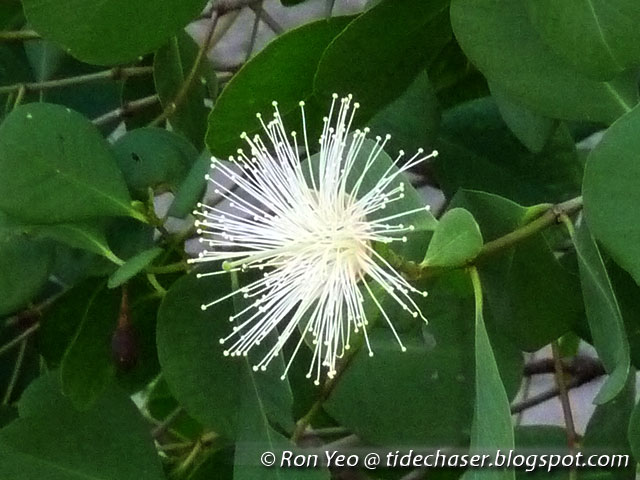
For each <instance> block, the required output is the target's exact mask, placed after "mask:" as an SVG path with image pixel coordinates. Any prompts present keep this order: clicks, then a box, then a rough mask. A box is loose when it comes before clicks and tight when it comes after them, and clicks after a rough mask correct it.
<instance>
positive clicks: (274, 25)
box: [249, 3, 284, 35]
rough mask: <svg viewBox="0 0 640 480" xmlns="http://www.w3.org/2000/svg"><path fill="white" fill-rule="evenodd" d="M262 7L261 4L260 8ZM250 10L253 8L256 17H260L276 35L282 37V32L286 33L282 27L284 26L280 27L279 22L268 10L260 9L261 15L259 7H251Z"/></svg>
mask: <svg viewBox="0 0 640 480" xmlns="http://www.w3.org/2000/svg"><path fill="white" fill-rule="evenodd" d="M261 5H262V3H261V4H260V6H261ZM249 8H251V9H252V10H253V11H254V12H255V13H256V15H258V18H259V19H260V20H262V21H263V22H264V24H265V25H266V26H267V27H269V28H270V29H271V31H272V32H273V33H275V34H276V35H280V34H281V33H282V32H284V28H283V27H282V25H280V24H279V23H278V21H277V20H276V19H275V18H273V17H272V16H271V14H270V13H269V12H267V10H266V9H264V8H260V13H259V14H258V11H257V10H258V8H259V6H258V5H249Z"/></svg>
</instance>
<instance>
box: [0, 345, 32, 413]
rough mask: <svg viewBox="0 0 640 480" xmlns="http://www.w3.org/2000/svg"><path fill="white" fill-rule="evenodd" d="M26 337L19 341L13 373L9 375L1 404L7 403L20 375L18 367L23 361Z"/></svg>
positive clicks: (20, 366)
mask: <svg viewBox="0 0 640 480" xmlns="http://www.w3.org/2000/svg"><path fill="white" fill-rule="evenodd" d="M28 341H29V339H28V338H24V339H23V340H22V343H20V350H19V351H18V357H17V358H16V363H15V365H14V367H13V374H12V375H11V380H9V385H8V386H7V391H6V392H5V394H4V398H3V399H2V405H9V401H10V400H11V394H12V393H13V389H14V388H15V386H16V382H17V381H18V377H19V376H20V369H21V368H22V362H23V361H24V352H25V350H26V348H27V342H28Z"/></svg>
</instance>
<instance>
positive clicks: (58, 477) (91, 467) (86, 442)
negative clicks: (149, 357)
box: [0, 375, 165, 480]
mask: <svg viewBox="0 0 640 480" xmlns="http://www.w3.org/2000/svg"><path fill="white" fill-rule="evenodd" d="M19 407H20V418H19V419H18V420H15V421H14V422H13V423H11V424H10V425H8V426H7V427H5V428H3V429H2V430H1V431H0V477H2V478H11V479H15V480H33V479H34V478H46V479H47V480H116V479H117V480H161V479H164V478H165V477H164V474H163V472H162V465H161V463H160V459H159V457H158V455H157V453H156V449H155V447H154V445H153V441H152V439H151V436H150V435H149V427H148V425H147V423H146V422H145V421H144V420H143V418H142V416H141V415H140V414H139V412H138V410H137V408H136V407H135V405H134V404H133V402H132V401H131V400H130V399H129V398H128V397H127V395H126V394H124V393H123V392H120V391H117V390H109V391H108V392H105V394H104V395H103V396H101V397H100V399H98V401H97V403H96V405H95V406H94V408H92V409H91V410H89V411H86V412H79V411H77V410H75V409H74V407H73V405H72V404H71V402H70V401H69V399H68V398H66V397H64V396H63V395H62V394H61V393H60V386H59V383H58V381H57V378H56V376H55V375H46V376H43V377H41V378H40V379H38V380H37V381H35V382H34V383H33V384H32V385H31V386H30V387H29V389H28V390H27V391H26V392H25V394H24V395H23V397H22V398H21V400H20V405H19ZM125 458H126V459H127V460H126V461H123V459H125Z"/></svg>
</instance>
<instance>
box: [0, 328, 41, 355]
mask: <svg viewBox="0 0 640 480" xmlns="http://www.w3.org/2000/svg"><path fill="white" fill-rule="evenodd" d="M38 328H40V324H39V323H36V324H34V325H32V326H31V327H29V328H27V329H26V330H25V331H24V332H22V333H21V334H20V335H18V336H17V337H16V338H14V339H13V340H11V341H10V342H8V343H5V344H4V345H3V346H2V347H0V355H2V354H3V353H7V352H8V351H9V350H11V349H12V348H13V347H15V346H16V345H18V344H19V343H20V342H22V341H23V340H26V339H27V338H29V337H30V336H31V335H33V334H34V333H35V331H36V330H38Z"/></svg>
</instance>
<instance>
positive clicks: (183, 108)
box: [153, 32, 218, 149]
mask: <svg viewBox="0 0 640 480" xmlns="http://www.w3.org/2000/svg"><path fill="white" fill-rule="evenodd" d="M197 56H198V45H196V43H195V42H194V41H193V39H192V38H191V37H190V36H189V35H187V34H186V33H185V32H181V33H180V34H179V35H177V36H176V37H174V38H172V39H171V40H170V41H169V43H168V44H167V45H165V46H163V47H162V48H161V49H160V50H158V51H157V52H156V54H155V56H154V59H153V79H154V82H155V85H156V90H157V92H158V95H159V97H160V102H161V103H162V106H163V107H164V108H170V106H171V104H172V103H173V102H174V100H175V99H176V96H177V95H178V92H179V91H180V89H181V88H182V85H183V84H184V82H185V80H186V79H187V77H188V76H189V72H190V71H191V67H192V66H193V64H194V62H195V60H196V57H197ZM217 89H218V83H217V77H216V74H215V72H214V70H213V66H212V65H211V64H210V63H209V62H208V61H206V60H205V61H204V62H203V63H202V65H201V66H200V69H199V70H198V72H197V74H196V77H195V79H194V81H193V84H192V85H191V87H190V88H189V91H188V93H187V96H186V97H185V99H184V101H183V103H182V104H180V105H178V107H177V109H176V110H175V112H174V113H173V114H172V115H171V119H170V120H169V121H170V123H171V126H172V127H173V129H174V130H175V131H177V132H179V133H181V134H182V135H184V136H185V137H186V138H188V139H189V140H190V141H191V143H193V144H194V145H195V146H196V147H197V148H198V149H200V148H201V147H202V145H203V143H204V136H205V133H206V131H207V116H208V115H209V108H207V107H206V106H205V103H204V102H205V99H215V97H216V94H217Z"/></svg>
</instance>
